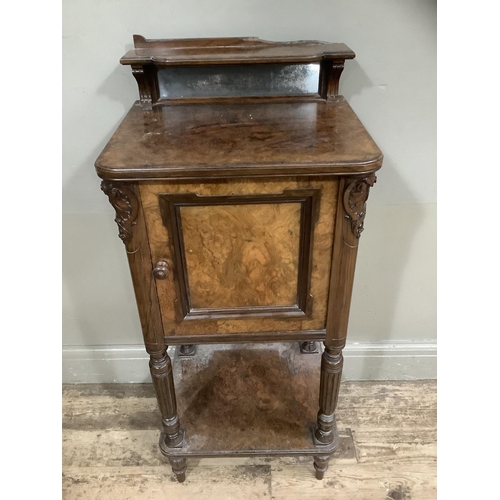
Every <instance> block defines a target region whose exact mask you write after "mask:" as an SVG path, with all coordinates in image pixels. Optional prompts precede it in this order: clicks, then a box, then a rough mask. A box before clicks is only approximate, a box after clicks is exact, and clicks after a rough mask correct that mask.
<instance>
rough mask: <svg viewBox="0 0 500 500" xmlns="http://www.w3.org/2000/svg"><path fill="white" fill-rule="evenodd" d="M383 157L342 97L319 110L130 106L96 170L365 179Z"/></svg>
mask: <svg viewBox="0 0 500 500" xmlns="http://www.w3.org/2000/svg"><path fill="white" fill-rule="evenodd" d="M381 165H382V153H381V151H380V149H379V148H378V147H377V145H376V144H375V143H374V142H373V139H372V138H371V137H370V135H369V134H368V132H367V131H366V129H365V127H364V126H363V125H362V123H361V122H360V121H359V119H358V117H357V116H356V114H355V113H354V111H353V110H352V109H351V107H350V106H349V104H348V103H347V101H345V99H344V98H343V97H342V96H337V97H333V98H331V99H329V100H328V101H324V102H319V103H317V102H282V103H272V102H266V103H261V104H258V103H232V104H229V103H226V104H213V103H210V104H186V105H166V106H164V107H162V108H161V110H159V111H155V112H152V113H144V111H143V109H142V107H141V105H140V104H139V103H136V104H135V105H134V106H132V108H131V109H130V111H129V113H128V114H127V116H126V117H125V118H124V119H123V121H122V122H121V123H120V125H119V127H118V129H117V130H116V132H115V133H114V134H113V136H112V138H111V139H110V141H109V142H108V144H107V145H106V147H105V148H104V150H103V151H102V153H101V154H100V155H99V157H98V159H97V160H96V162H95V166H96V170H97V174H98V175H99V176H100V177H103V178H109V179H114V180H118V179H122V180H125V179H128V180H132V179H154V178H157V179H174V178H183V179H186V178H196V177H198V178H205V179H213V178H214V177H219V178H221V177H222V178H228V177H234V176H236V177H242V176H249V177H251V176H265V175H268V176H269V175H287V176H290V175H318V174H320V175H327V174H334V175H341V174H343V175H349V174H355V173H357V172H372V171H375V170H378V169H379V168H380V167H381Z"/></svg>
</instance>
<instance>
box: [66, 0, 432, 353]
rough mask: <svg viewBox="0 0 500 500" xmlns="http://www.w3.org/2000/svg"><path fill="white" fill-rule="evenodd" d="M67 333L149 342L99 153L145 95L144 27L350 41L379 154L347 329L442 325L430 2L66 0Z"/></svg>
mask: <svg viewBox="0 0 500 500" xmlns="http://www.w3.org/2000/svg"><path fill="white" fill-rule="evenodd" d="M63 21H64V25H63V37H64V39H63V65H64V66H63V98H64V104H63V131H64V132H63V133H64V135H63V141H64V148H63V230H64V236H63V244H64V248H63V250H64V262H63V277H64V285H63V299H64V304H63V316H64V317H63V338H64V343H65V345H67V346H90V345H92V346H96V345H102V346H110V345H123V344H139V345H140V344H141V342H142V338H141V333H140V327H139V321H138V318H137V312H136V308H135V301H134V297H133V292H132V285H131V280H130V277H129V272H128V267H127V261H126V256H125V253H124V250H123V244H122V243H121V241H120V240H119V239H118V237H117V228H116V226H115V224H114V222H113V218H114V212H113V210H112V208H111V206H110V205H109V204H108V201H107V198H106V197H105V196H104V195H103V193H102V192H101V190H100V189H99V179H98V178H97V176H96V174H95V171H94V168H93V163H94V160H95V158H96V157H97V156H98V154H99V153H100V151H101V150H102V148H103V147H104V145H105V144H106V142H107V141H108V139H109V138H110V137H111V135H112V133H113V132H114V130H115V128H116V127H117V125H118V124H119V123H120V121H121V120H122V118H123V117H124V116H125V114H126V112H127V111H128V109H129V107H130V106H131V104H132V103H133V102H134V101H135V100H136V99H137V98H138V92H137V86H136V83H135V80H134V78H133V77H132V74H131V71H130V68H129V67H123V66H120V64H119V62H118V61H119V59H120V57H121V56H122V55H123V54H124V53H125V52H126V51H127V50H129V49H130V48H131V47H132V34H134V33H139V34H142V35H144V36H146V37H147V38H175V37H210V36H258V37H260V38H264V39H269V40H299V39H319V40H324V41H331V42H344V43H346V44H347V45H348V46H349V47H350V48H351V49H353V50H354V51H355V52H356V54H357V57H356V59H354V61H347V62H346V69H345V70H344V73H343V76H342V79H341V87H340V90H341V93H342V94H344V95H345V97H346V98H347V100H348V101H349V102H350V104H351V106H352V107H353V108H354V110H355V112H356V113H357V114H358V116H359V117H360V119H361V121H362V122H363V123H364V125H365V126H366V128H367V129H368V131H369V132H370V134H371V135H372V137H373V138H374V139H375V141H376V142H377V144H378V145H379V147H380V148H381V149H382V151H383V153H384V155H385V161H384V166H383V168H382V170H381V171H380V172H379V174H378V182H377V184H376V185H375V187H374V188H373V189H372V191H371V195H370V199H369V206H368V215H367V218H366V224H365V227H366V229H365V231H364V233H363V236H362V239H361V247H360V252H359V257H358V267H357V274H356V281H355V290H354V297H353V304H352V309H351V321H350V330H349V340H350V341H360V342H378V341H391V342H394V343H398V342H400V341H401V342H404V341H415V342H423V341H427V340H432V339H435V337H436V296H435V295H436V259H435V252H436V241H435V239H436V182H435V180H436V5H435V2H434V1H430V0H405V1H402V0H379V1H377V2H368V1H366V0H365V1H361V0H342V1H333V0H331V1H326V0H310V1H308V2H300V1H298V0H287V1H285V0H274V1H271V0H266V1H264V0H253V1H245V2H243V1H238V0H214V1H212V2H206V1H205V2H204V1H201V0H198V1H195V0H182V1H180V0H171V1H168V2H165V1H163V2H162V1H159V0H143V1H141V2H137V1H132V0H122V1H116V0H87V1H85V2H83V1H79V2H77V1H69V0H63Z"/></svg>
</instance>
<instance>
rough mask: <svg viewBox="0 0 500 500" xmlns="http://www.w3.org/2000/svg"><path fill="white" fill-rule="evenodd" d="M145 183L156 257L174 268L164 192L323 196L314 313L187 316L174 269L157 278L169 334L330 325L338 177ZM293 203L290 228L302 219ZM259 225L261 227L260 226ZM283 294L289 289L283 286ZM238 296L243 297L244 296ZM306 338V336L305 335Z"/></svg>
mask: <svg viewBox="0 0 500 500" xmlns="http://www.w3.org/2000/svg"><path fill="white" fill-rule="evenodd" d="M139 188H140V192H141V200H142V207H143V210H144V215H145V220H146V225H147V229H148V237H149V241H150V245H151V253H152V258H153V262H154V263H155V264H156V263H157V262H160V261H162V262H163V261H166V262H168V264H169V266H170V268H171V269H173V268H174V259H173V250H172V248H173V241H172V238H171V234H170V232H169V230H168V228H167V227H166V225H165V223H164V221H163V219H162V213H161V210H160V203H159V196H160V194H165V193H168V194H175V193H195V194H197V195H198V196H206V197H208V196H245V195H269V194H276V195H281V194H282V193H283V192H285V191H286V190H293V189H306V188H312V189H317V190H319V192H320V193H321V196H320V203H319V210H318V214H317V222H316V224H315V226H314V233H313V249H312V256H311V259H312V260H311V278H310V295H311V296H312V312H311V316H310V317H304V318H287V319H276V318H266V317H263V318H248V319H230V318H229V319H228V318H224V319H210V320H207V319H203V320H202V319H189V320H184V321H183V318H184V315H183V313H182V308H181V303H180V297H181V292H180V289H179V283H178V282H177V281H176V272H175V269H173V272H172V273H170V275H169V277H168V278H167V279H164V280H157V282H156V286H157V290H158V295H159V301H160V308H161V313H162V319H163V327H164V331H165V335H167V336H169V335H197V334H200V335H210V334H215V333H247V332H279V331H282V332H283V331H296V330H321V329H324V328H325V324H326V308H327V300H328V284H329V274H330V266H331V254H332V234H333V227H334V219H335V210H336V206H337V197H338V179H337V178H332V179H328V180H323V181H319V180H314V179H308V178H285V179H282V180H276V179H263V180H262V181H253V180H238V181H236V180H234V181H225V182H217V181H212V182H206V183H203V184H197V183H196V184H195V183H182V182H169V183H167V182H144V183H141V184H140V186H139ZM234 208H235V207H234V206H232V207H231V210H234ZM292 208H294V207H290V208H289V209H288V210H287V211H286V212H287V213H285V215H287V216H288V219H289V222H290V223H291V224H292V225H291V228H290V230H291V231H292V232H294V231H296V230H297V222H296V220H295V219H293V218H290V217H291V216H292V212H293V210H291V209H292ZM198 213H199V211H198ZM208 213H210V211H208ZM273 214H274V215H276V212H271V213H270V214H269V215H267V216H266V217H272V216H273ZM247 222H248V221H247ZM194 223H195V222H194V221H193V222H192V224H194ZM275 224H278V225H279V221H276V223H275ZM257 227H260V228H262V224H261V223H258V224H257ZM200 228H201V231H202V233H205V229H204V226H201V225H200ZM255 230H257V228H255ZM238 231H239V229H238ZM208 234H212V235H213V231H209V232H208ZM238 235H239V232H238ZM285 235H286V238H287V240H288V242H289V243H288V245H289V246H290V245H291V246H292V250H293V244H295V243H290V238H291V236H290V235H289V234H288V233H286V231H285ZM191 237H193V236H191ZM201 237H202V236H199V238H201ZM261 241H262V240H261ZM293 241H294V240H293V239H292V242H293ZM276 244H277V243H276ZM212 246H213V245H212ZM210 250H211V248H207V249H206V250H205V252H210ZM292 250H289V260H290V262H292V261H293V257H292V255H291V253H290V252H291V251H292ZM193 253H194V252H193ZM188 255H189V251H188ZM240 264H241V265H243V264H242V260H240ZM224 265H226V264H225V263H224V262H221V263H220V266H221V267H223V266H224ZM200 270H201V267H200ZM197 279H198V283H199V284H198V290H199V291H201V283H202V281H203V279H204V278H203V277H200V278H197ZM217 279H218V280H219V283H220V280H221V279H222V278H216V282H215V283H216V284H217ZM257 281H258V280H257ZM278 282H279V280H278V279H277V280H276V283H278ZM195 283H196V282H195ZM293 285H294V283H293V281H292V282H291V284H289V286H290V287H291V288H293ZM278 288H279V289H281V290H283V286H282V285H281V288H280V286H278ZM295 290H296V287H295ZM210 293H212V292H210ZM282 293H285V292H284V291H283V292H282ZM289 297H290V296H288V299H289ZM272 298H273V299H275V298H276V293H274V294H273V295H272ZM204 300H208V299H204ZM238 300H240V301H241V300H243V299H238ZM266 300H269V299H266ZM303 340H305V338H304V339H303Z"/></svg>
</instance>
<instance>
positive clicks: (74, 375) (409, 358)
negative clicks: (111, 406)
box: [62, 340, 437, 384]
mask: <svg viewBox="0 0 500 500" xmlns="http://www.w3.org/2000/svg"><path fill="white" fill-rule="evenodd" d="M174 350H175V347H170V348H169V352H170V353H171V354H173V352H174ZM305 356H308V355H307V354H306V355H305ZM318 357H319V356H318ZM344 359H345V361H344V370H343V373H342V378H343V379H345V380H419V379H435V378H436V377H437V368H436V365H437V344H436V342H435V341H433V340H429V341H427V340H426V341H425V342H421V341H420V342H412V341H390V342H389V341H387V342H352V343H348V344H347V345H346V347H345V349H344ZM148 362H149V357H148V355H147V353H146V351H145V349H144V347H143V346H142V345H121V346H120V345H109V346H81V347H80V346H65V347H63V352H62V380H63V383H65V384H92V383H144V382H150V381H151V378H150V375H149V365H148Z"/></svg>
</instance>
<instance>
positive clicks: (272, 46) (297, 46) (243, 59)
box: [120, 35, 355, 66]
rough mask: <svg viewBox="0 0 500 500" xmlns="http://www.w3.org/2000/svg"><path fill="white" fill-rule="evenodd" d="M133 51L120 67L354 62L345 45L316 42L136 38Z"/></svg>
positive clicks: (255, 39) (123, 59)
mask: <svg viewBox="0 0 500 500" xmlns="http://www.w3.org/2000/svg"><path fill="white" fill-rule="evenodd" d="M134 46H135V48H134V49H133V50H130V51H129V52H127V53H126V54H125V55H124V56H123V57H122V58H121V60H120V62H121V64H127V65H133V64H151V63H153V64H161V65H175V66H179V65H190V66H191V65H198V64H255V63H291V62H293V63H310V62H318V61H321V60H323V59H333V60H335V59H337V60H345V59H353V58H354V57H355V54H354V52H353V51H352V50H351V49H350V48H349V47H348V46H347V45H345V44H344V43H326V42H319V41H313V40H302V41H297V42H270V41H267V40H261V39H259V38H254V37H249V38H184V39H167V40H147V39H146V38H144V37H143V36H141V35H134Z"/></svg>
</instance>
